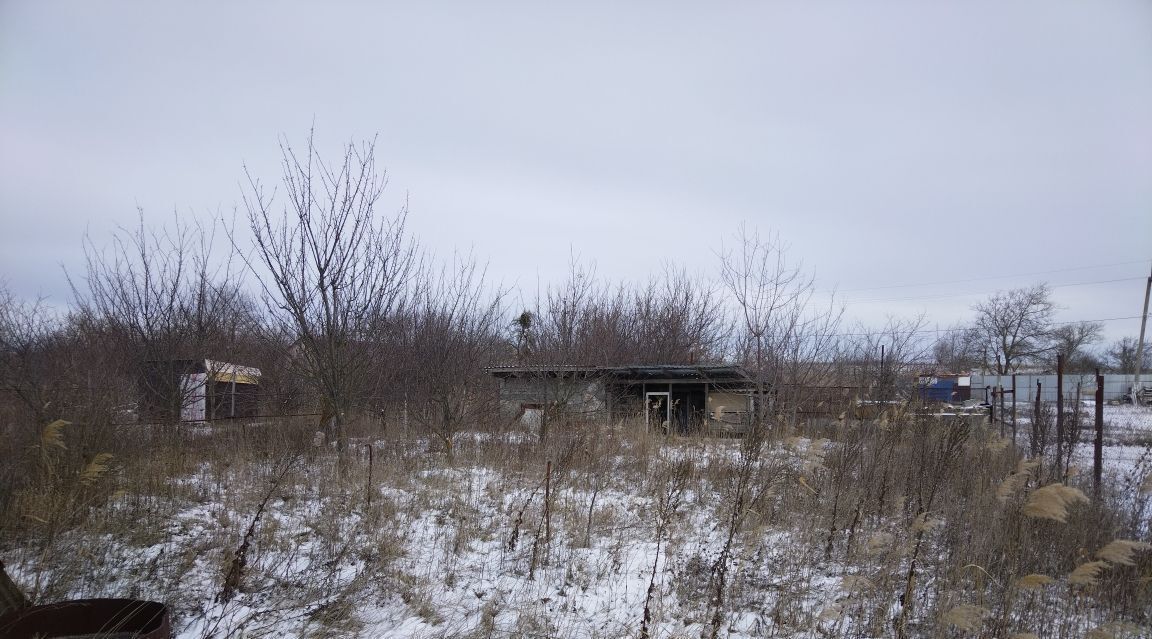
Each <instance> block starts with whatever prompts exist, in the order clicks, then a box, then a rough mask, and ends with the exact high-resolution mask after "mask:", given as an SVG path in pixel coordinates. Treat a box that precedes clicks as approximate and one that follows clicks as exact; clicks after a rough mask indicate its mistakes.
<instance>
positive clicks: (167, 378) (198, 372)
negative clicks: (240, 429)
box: [140, 359, 260, 422]
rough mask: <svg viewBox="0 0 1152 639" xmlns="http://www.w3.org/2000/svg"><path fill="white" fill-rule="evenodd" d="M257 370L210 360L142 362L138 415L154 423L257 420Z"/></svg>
mask: <svg viewBox="0 0 1152 639" xmlns="http://www.w3.org/2000/svg"><path fill="white" fill-rule="evenodd" d="M259 399H260V369H258V368H253V367H251V366H241V365H239V364H232V363H228V362H219V361H215V360H210V359H181V360H161V361H148V362H144V366H143V371H142V374H141V375H140V415H141V417H142V418H143V419H147V420H153V421H182V422H203V421H212V420H216V419H234V418H245V417H256V416H257V415H258V414H259Z"/></svg>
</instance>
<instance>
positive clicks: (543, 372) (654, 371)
mask: <svg viewBox="0 0 1152 639" xmlns="http://www.w3.org/2000/svg"><path fill="white" fill-rule="evenodd" d="M486 370H487V372H488V373H489V374H490V375H493V376H495V377H531V376H556V377H560V376H569V375H572V376H588V377H591V376H601V377H614V378H617V379H624V380H638V381H639V380H646V379H682V380H701V381H705V380H748V379H751V376H750V375H749V374H748V372H747V371H745V370H744V368H743V367H740V366H732V365H729V364H636V365H631V366H578V365H566V364H565V365H554V364H548V365H530V366H492V367H489V368H487V369H486Z"/></svg>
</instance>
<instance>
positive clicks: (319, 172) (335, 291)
mask: <svg viewBox="0 0 1152 639" xmlns="http://www.w3.org/2000/svg"><path fill="white" fill-rule="evenodd" d="M281 152H282V158H283V162H282V167H283V176H282V182H283V187H284V191H285V196H286V198H287V202H286V203H284V204H283V205H280V206H279V207H278V206H277V203H276V197H275V191H273V192H272V193H268V192H267V191H266V190H265V189H264V187H263V185H262V184H261V183H260V181H259V180H258V179H256V178H254V177H253V176H252V175H251V173H250V172H249V171H248V170H247V168H245V174H246V175H247V178H248V187H249V188H248V189H247V191H246V192H245V194H244V205H245V208H246V210H247V220H248V224H249V227H250V229H251V232H252V236H253V241H254V243H255V251H254V253H255V257H254V258H246V259H247V260H248V265H249V267H250V269H251V270H252V272H253V274H254V275H255V276H256V279H257V281H258V282H259V283H260V285H261V288H262V290H263V293H264V295H263V299H264V305H265V308H266V310H267V317H268V319H269V321H270V322H272V323H273V324H274V325H275V327H276V328H277V329H278V330H279V332H281V333H282V334H285V335H291V336H293V338H294V339H293V341H292V343H291V345H290V347H289V353H287V356H288V357H287V361H288V362H289V363H290V365H291V366H292V367H293V368H294V369H295V372H296V373H297V374H299V375H300V376H302V378H303V379H305V380H307V382H308V384H309V385H310V387H311V389H312V390H313V392H314V394H315V395H316V396H317V397H318V398H319V400H320V401H321V412H322V415H323V417H322V422H324V423H325V426H326V428H327V429H328V434H329V436H330V437H332V438H334V439H335V440H336V441H337V446H338V447H339V448H341V449H343V448H344V446H345V438H346V435H345V428H344V424H345V420H346V416H347V414H348V412H349V411H350V410H351V409H352V408H353V407H354V406H355V404H356V401H357V399H358V394H360V393H361V391H362V389H363V382H364V380H365V379H367V378H368V375H367V372H368V370H369V369H370V367H372V366H373V365H374V362H373V361H372V357H371V354H372V351H371V349H367V348H364V343H365V341H366V339H367V336H368V335H369V334H370V332H371V329H372V328H373V327H375V326H377V325H378V324H379V318H381V317H386V316H388V315H389V314H391V313H392V312H394V311H395V310H396V308H397V306H398V305H399V304H400V303H401V302H402V300H403V298H404V294H405V287H406V285H407V283H408V280H409V277H410V276H411V275H412V273H413V272H414V270H415V269H416V267H417V263H418V256H417V249H416V245H415V243H414V242H413V241H412V240H411V239H410V238H409V237H408V235H407V234H406V232H405V221H406V214H407V212H406V209H402V210H401V211H400V212H399V213H398V214H397V215H396V216H394V217H391V218H387V217H381V216H379V215H377V212H376V203H377V201H378V200H379V199H380V196H381V194H382V193H383V191H384V187H385V184H386V180H385V177H384V174H383V173H381V172H379V171H377V169H376V159H375V152H376V146H375V140H372V141H370V142H365V143H362V144H360V145H355V144H351V143H350V144H348V145H347V146H346V147H345V148H344V152H343V155H342V156H341V158H340V160H339V161H338V162H337V163H336V164H329V163H328V162H326V161H324V160H323V159H322V158H321V157H320V154H319V152H318V151H317V150H316V147H315V145H314V139H313V134H312V133H310V134H309V136H308V141H307V147H306V149H305V150H304V153H303V154H302V155H299V154H297V152H296V151H295V150H294V149H293V148H292V147H291V146H290V145H289V144H288V143H287V142H282V143H281ZM233 242H234V243H235V238H234V239H233Z"/></svg>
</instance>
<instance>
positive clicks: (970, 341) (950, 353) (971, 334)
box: [932, 326, 982, 373]
mask: <svg viewBox="0 0 1152 639" xmlns="http://www.w3.org/2000/svg"><path fill="white" fill-rule="evenodd" d="M981 356H982V352H981V340H980V335H979V334H978V333H977V332H976V329H974V328H972V327H971V326H953V327H951V328H949V329H947V330H945V331H944V334H943V335H941V336H940V337H939V338H938V339H937V340H936V343H934V344H933V345H932V359H933V361H935V363H936V365H937V366H938V367H940V369H941V370H943V371H949V372H955V373H959V372H965V371H969V370H972V369H973V368H975V367H976V366H979V365H980V363H981V361H982V360H981Z"/></svg>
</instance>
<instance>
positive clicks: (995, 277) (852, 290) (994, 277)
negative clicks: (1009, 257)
mask: <svg viewBox="0 0 1152 639" xmlns="http://www.w3.org/2000/svg"><path fill="white" fill-rule="evenodd" d="M1147 263H1148V260H1146V259H1144V260H1129V261H1126V262H1114V263H1112V264H1095V265H1092V266H1073V267H1069V268H1057V269H1050V270H1047V271H1032V272H1029V273H1010V274H1006V275H988V276H984V277H969V278H965V279H959V280H942V281H936V282H917V283H912V284H887V285H884V286H865V287H860V288H849V289H841V290H839V291H837V292H838V293H857V292H860V291H880V290H887V289H894V288H916V287H918V286H945V285H948V284H966V283H968V282H985V281H989V280H1005V279H1011V278H1014V277H1033V276H1036V275H1049V274H1052V273H1069V272H1072V271H1087V270H1091V269H1096V268H1110V267H1113V266H1129V265H1132V264H1147Z"/></svg>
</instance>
